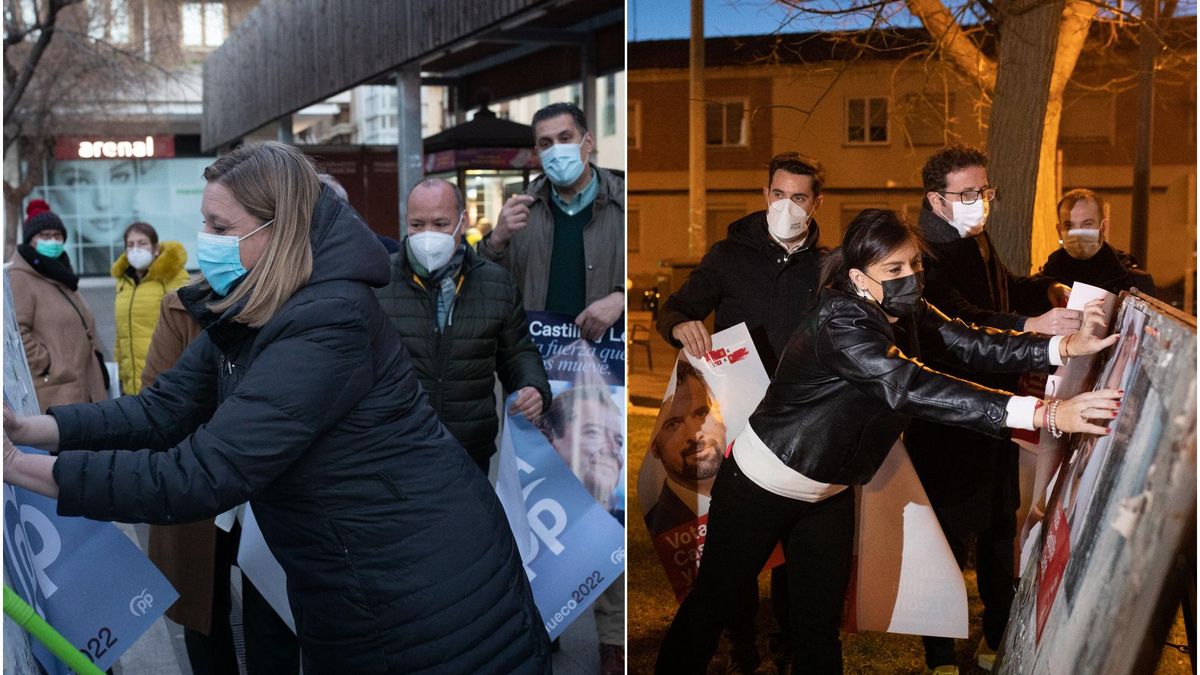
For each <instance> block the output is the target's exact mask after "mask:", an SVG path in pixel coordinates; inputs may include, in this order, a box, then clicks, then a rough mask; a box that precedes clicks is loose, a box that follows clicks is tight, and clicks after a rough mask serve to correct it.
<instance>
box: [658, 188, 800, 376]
mask: <svg viewBox="0 0 1200 675" xmlns="http://www.w3.org/2000/svg"><path fill="white" fill-rule="evenodd" d="M820 235H821V229H820V228H819V227H818V226H817V221H815V220H810V221H809V225H808V236H807V238H806V239H805V240H804V245H803V246H801V247H800V248H799V249H798V250H796V251H794V252H792V253H785V252H784V250H783V248H782V247H781V246H780V245H779V244H777V243H776V242H775V240H774V239H772V238H771V235H770V234H769V233H768V232H767V212H766V211H755V212H754V213H751V214H749V215H747V216H745V217H743V218H741V219H739V220H737V221H735V222H733V223H732V224H731V225H730V226H729V231H728V235H727V236H726V238H725V239H723V240H721V241H718V242H717V243H716V244H713V247H712V248H711V249H710V250H709V251H708V253H707V254H705V256H704V258H703V259H702V260H701V261H700V265H699V266H698V267H697V268H696V269H694V270H692V273H691V274H690V275H689V276H688V280H687V281H686V282H685V283H684V284H683V285H682V286H680V287H679V290H677V291H675V292H674V293H672V294H671V297H669V298H667V301H666V302H664V303H663V306H662V309H661V310H660V311H659V314H658V332H659V333H661V334H662V336H663V339H665V340H666V341H667V342H668V343H670V344H672V345H674V346H675V347H682V346H683V345H681V344H680V343H679V341H678V340H676V339H675V338H674V337H673V336H672V335H671V329H673V328H674V327H675V326H676V325H677V324H680V323H683V322H684V321H703V320H704V318H705V317H707V316H708V315H709V314H710V313H712V312H716V316H715V317H714V320H713V331H714V332H719V331H722V330H725V329H726V328H729V327H730V326H736V325H737V324H739V323H741V322H743V321H745V322H746V328H747V329H749V331H750V337H751V338H753V340H754V347H755V349H756V350H758V355H759V358H761V359H762V362H763V366H764V367H765V368H766V369H767V374H772V373H774V372H775V365H776V364H777V363H778V362H779V357H780V355H782V354H783V350H784V347H786V346H787V343H788V339H789V338H791V337H792V333H793V332H794V331H795V330H796V326H798V325H799V324H800V317H802V316H803V315H804V312H805V311H807V310H808V309H809V308H810V307H812V305H813V303H814V302H815V300H816V297H817V286H818V281H819V280H820V276H821V250H820V249H819V248H818V245H817V241H818V239H819V238H820Z"/></svg>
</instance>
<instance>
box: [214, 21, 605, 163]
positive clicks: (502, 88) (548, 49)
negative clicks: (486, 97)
mask: <svg viewBox="0 0 1200 675" xmlns="http://www.w3.org/2000/svg"><path fill="white" fill-rule="evenodd" d="M624 11H625V7H624V2H623V0H492V1H490V2H478V1H477V0H409V1H407V2H328V1H327V0H264V1H263V2H262V3H261V4H260V5H259V6H258V7H256V8H255V9H254V10H253V11H252V12H251V13H250V15H249V16H247V17H246V19H245V20H244V21H243V22H242V23H241V24H240V25H239V26H238V28H237V30H236V31H234V32H233V34H232V35H230V36H229V38H228V39H227V40H226V41H225V43H224V44H223V45H222V46H221V48H220V49H218V50H217V51H216V52H214V53H213V54H212V55H210V56H209V57H208V59H207V60H206V61H205V63H204V116H203V124H202V129H203V130H202V145H203V147H204V149H205V150H213V149H216V148H218V147H220V146H222V145H225V144H228V143H230V142H233V141H235V140H237V139H238V138H240V137H241V136H243V135H246V134H248V133H250V132H251V131H254V130H255V129H258V128H260V127H263V126H265V125H267V124H269V123H271V122H272V121H275V120H278V119H280V118H282V117H284V116H286V115H289V114H291V113H293V112H295V111H297V110H300V109H302V108H304V107H306V106H308V105H311V104H313V103H317V102H319V101H323V100H325V99H326V98H329V97H330V96H333V95H334V94H337V93H339V92H342V91H346V90H347V89H350V88H352V87H355V86H357V85H360V84H371V83H384V82H387V83H392V79H391V74H392V73H393V72H394V71H396V70H397V69H398V68H401V67H412V66H418V67H419V68H420V70H421V71H422V72H424V73H426V74H427V75H431V76H432V79H433V81H434V82H435V83H436V84H441V85H445V86H449V87H451V90H452V92H453V97H454V101H455V108H456V109H458V110H462V109H464V108H466V107H473V106H474V104H475V103H476V101H477V100H479V98H480V96H481V93H482V92H484V91H486V92H488V93H490V97H491V98H492V100H500V99H505V98H512V97H516V96H521V95H523V94H527V93H531V92H534V91H541V90H545V89H549V88H552V87H556V86H560V85H563V84H566V83H569V82H572V81H579V80H582V79H585V78H587V77H594V76H596V75H603V74H607V73H611V72H615V71H617V70H621V69H623V68H624V58H625V52H624ZM586 105H587V101H585V106H586Z"/></svg>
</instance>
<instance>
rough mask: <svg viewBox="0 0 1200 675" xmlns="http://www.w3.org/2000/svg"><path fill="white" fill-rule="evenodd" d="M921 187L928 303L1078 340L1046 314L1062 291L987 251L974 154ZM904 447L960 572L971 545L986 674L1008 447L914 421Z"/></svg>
mask: <svg viewBox="0 0 1200 675" xmlns="http://www.w3.org/2000/svg"><path fill="white" fill-rule="evenodd" d="M922 179H923V182H924V185H925V191H926V195H925V196H926V200H925V203H924V205H923V207H922V209H921V215H920V221H919V226H920V230H921V234H922V235H923V236H924V237H925V239H926V242H927V244H928V246H929V251H928V255H926V256H925V260H924V264H925V298H926V299H927V300H929V302H930V303H932V304H933V305H934V306H936V307H937V308H938V309H940V310H942V311H943V312H945V313H946V314H947V315H949V316H950V317H951V318H959V319H962V320H964V321H967V322H968V323H974V324H980V325H986V326H993V327H996V328H1006V329H1012V330H1024V331H1035V332H1038V333H1045V334H1051V335H1067V334H1070V333H1073V332H1075V331H1076V330H1078V328H1079V326H1080V321H1081V319H1082V316H1081V314H1080V313H1079V312H1074V311H1071V310H1067V309H1063V308H1061V307H1054V308H1050V307H1051V305H1064V304H1066V295H1067V293H1068V292H1069V291H1068V289H1067V288H1066V287H1065V286H1063V285H1062V284H1058V283H1054V282H1053V280H1051V279H1047V278H1030V277H1021V276H1017V275H1014V274H1012V273H1011V272H1009V271H1008V269H1007V268H1006V267H1005V266H1004V262H1003V261H1001V260H1000V257H999V255H997V253H996V249H995V247H994V246H992V242H991V239H989V237H988V234H987V231H986V229H985V228H986V226H987V215H988V211H989V206H990V202H991V200H992V199H993V198H994V197H995V196H996V188H994V187H992V186H990V185H988V180H987V155H986V154H985V153H984V152H983V151H981V150H978V149H976V148H972V147H969V146H963V145H956V146H950V147H946V148H943V149H941V150H938V151H937V152H935V153H934V154H933V155H932V156H931V157H930V158H929V159H928V161H926V163H925V168H924V169H923V170H922ZM1047 310H1048V311H1047ZM1030 315H1038V316H1033V317H1032V318H1028V317H1030ZM923 356H924V357H925V358H926V359H928V360H930V361H932V362H933V365H934V367H936V368H937V369H938V370H942V371H944V372H947V373H949V374H951V375H955V376H957V377H961V378H963V379H967V380H971V381H972V382H977V383H979V384H982V385H985V386H989V387H994V388H996V389H1003V390H1006V391H1010V392H1011V391H1015V390H1016V386H1017V377H1016V376H1013V375H981V374H979V373H978V372H972V371H968V370H965V369H964V368H963V367H961V366H957V365H952V364H951V363H947V362H945V361H942V360H940V359H938V358H937V356H936V355H934V354H925V355H923ZM904 438H905V445H906V446H907V449H908V451H909V455H910V456H911V457H912V462H913V466H914V467H915V468H916V470H917V474H918V475H919V476H920V478H921V482H922V484H923V485H924V487H925V491H926V492H927V493H928V495H929V501H930V503H931V504H932V505H933V508H934V511H935V512H936V513H937V516H938V520H939V521H940V522H941V525H942V530H943V531H944V532H945V534H946V538H947V540H948V541H949V543H950V548H951V550H953V551H954V555H955V557H956V558H957V559H958V563H959V566H960V567H965V566H966V562H967V555H968V550H967V549H968V544H969V542H970V541H971V540H972V538H974V541H975V547H976V549H975V551H976V555H975V560H976V563H975V567H976V574H977V579H978V583H979V595H980V597H981V598H982V600H983V606H984V616H983V629H984V640H983V641H982V642H981V643H980V645H979V651H978V652H977V660H978V661H979V663H980V665H981V666H982V667H984V668H985V669H988V670H990V664H991V661H992V660H993V659H994V658H995V652H994V650H995V648H996V647H999V646H1000V636H1001V635H1002V634H1003V632H1004V627H1005V625H1006V624H1007V623H1008V611H1009V606H1010V605H1011V604H1012V599H1013V593H1014V577H1013V538H1014V537H1015V536H1016V510H1017V506H1018V503H1019V500H1020V487H1019V484H1018V473H1017V467H1018V464H1017V461H1018V454H1017V453H1018V451H1017V447H1016V445H1014V444H1013V443H1012V441H1010V440H1008V439H996V438H993V437H991V436H987V435H985V434H980V433H976V432H973V431H969V430H967V429H963V428H959V427H953V426H948V425H942V424H936V423H933V422H927V421H924V420H921V419H913V421H912V423H911V424H910V425H909V428H908V431H907V432H906V433H905V437H904ZM923 640H924V642H925V662H926V665H927V666H928V667H929V668H931V669H933V668H937V667H938V666H947V665H952V664H953V663H954V641H953V640H952V639H949V638H932V637H926V638H923Z"/></svg>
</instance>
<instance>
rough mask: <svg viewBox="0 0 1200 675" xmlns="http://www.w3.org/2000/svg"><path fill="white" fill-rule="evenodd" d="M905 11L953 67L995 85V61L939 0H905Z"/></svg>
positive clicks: (986, 86)
mask: <svg viewBox="0 0 1200 675" xmlns="http://www.w3.org/2000/svg"><path fill="white" fill-rule="evenodd" d="M905 4H906V5H907V6H908V11H909V12H911V13H912V14H913V16H915V17H917V19H919V20H920V21H921V23H922V24H923V25H924V26H925V28H926V30H928V31H929V34H930V35H931V36H932V37H933V39H934V41H935V44H936V45H937V49H938V50H939V51H940V52H941V53H942V55H943V57H944V58H945V59H946V60H947V61H948V62H949V63H951V64H952V65H953V66H954V67H955V68H957V69H958V70H960V71H961V72H962V73H963V74H965V75H967V76H968V77H970V78H972V79H977V80H979V81H980V82H981V83H982V88H983V89H985V90H987V91H992V90H993V89H995V87H996V64H995V63H994V62H993V61H992V60H991V59H989V58H988V57H987V56H985V55H984V54H983V51H982V50H980V49H979V47H978V45H976V44H975V43H974V42H972V41H971V39H970V38H969V37H967V35H966V33H965V32H964V31H963V29H962V27H961V26H960V25H959V23H958V21H957V20H956V19H955V17H954V15H953V14H951V13H950V10H949V9H947V8H946V6H945V5H943V4H942V3H941V0H905Z"/></svg>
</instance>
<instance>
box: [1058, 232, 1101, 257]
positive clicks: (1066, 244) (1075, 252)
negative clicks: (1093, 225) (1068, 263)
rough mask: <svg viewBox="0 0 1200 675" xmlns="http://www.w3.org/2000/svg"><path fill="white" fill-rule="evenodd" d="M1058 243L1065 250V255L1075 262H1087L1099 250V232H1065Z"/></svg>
mask: <svg viewBox="0 0 1200 675" xmlns="http://www.w3.org/2000/svg"><path fill="white" fill-rule="evenodd" d="M1059 243H1061V244H1062V247H1063V248H1064V249H1066V251H1067V255H1070V256H1071V257H1072V258H1075V259H1076V260H1087V259H1088V258H1090V257H1092V256H1094V255H1096V252H1097V251H1099V250H1100V244H1101V243H1102V242H1101V241H1100V230H1099V229H1098V228H1097V229H1086V230H1084V229H1076V230H1067V234H1066V236H1064V237H1063V238H1062V239H1061V240H1059Z"/></svg>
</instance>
